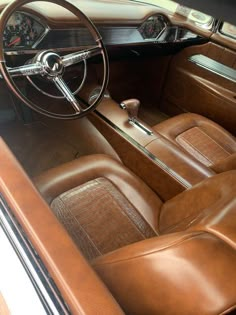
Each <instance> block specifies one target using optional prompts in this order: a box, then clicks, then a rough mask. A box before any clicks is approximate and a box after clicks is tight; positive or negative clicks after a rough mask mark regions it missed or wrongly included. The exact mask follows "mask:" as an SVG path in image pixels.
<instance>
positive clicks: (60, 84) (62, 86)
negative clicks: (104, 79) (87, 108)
mask: <svg viewBox="0 0 236 315" xmlns="http://www.w3.org/2000/svg"><path fill="white" fill-rule="evenodd" d="M53 82H54V84H55V85H56V87H57V88H58V90H59V91H60V92H61V93H62V94H63V95H64V96H65V98H66V99H67V101H68V102H69V103H71V105H72V107H73V108H74V110H75V112H76V113H81V112H82V111H83V108H82V107H81V106H80V104H79V102H78V101H77V99H76V97H75V96H74V94H73V92H72V91H71V90H70V88H69V87H68V85H67V84H66V82H65V81H64V80H63V78H62V77H61V76H57V77H55V78H53Z"/></svg>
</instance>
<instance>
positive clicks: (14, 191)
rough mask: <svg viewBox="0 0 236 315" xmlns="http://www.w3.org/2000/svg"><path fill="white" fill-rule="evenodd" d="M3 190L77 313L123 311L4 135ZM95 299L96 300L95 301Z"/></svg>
mask: <svg viewBox="0 0 236 315" xmlns="http://www.w3.org/2000/svg"><path fill="white" fill-rule="evenodd" d="M0 148H1V149H0V159H1V163H0V172H1V178H0V190H1V194H2V196H3V197H4V198H5V200H6V202H7V204H8V205H9V207H10V208H11V210H12V212H13V214H14V216H15V217H16V219H17V220H18V222H19V223H20V225H21V226H22V228H23V229H24V231H25V233H26V235H27V237H28V238H29V240H30V241H31V243H32V244H33V246H34V248H35V250H36V251H37V253H38V254H39V256H40V257H41V259H42V261H43V262H44V264H45V266H46V268H47V270H48V271H49V273H50V275H51V276H52V277H53V279H54V281H55V283H56V285H57V287H58V288H59V290H60V292H61V294H62V295H63V298H64V299H65V301H66V303H67V304H68V305H69V308H70V309H71V311H72V312H73V313H74V314H91V315H92V314H96V312H98V313H101V312H102V313H104V314H123V312H122V310H121V309H120V307H119V306H118V305H117V303H116V302H115V300H114V298H113V297H112V296H111V294H110V293H109V291H108V290H107V289H106V288H105V287H104V285H103V284H102V282H101V281H100V280H99V279H98V277H97V276H96V274H95V273H94V272H93V270H92V269H91V268H90V266H89V265H88V263H87V262H86V261H85V260H84V258H83V257H82V255H81V254H80V252H79V251H78V249H77V248H76V246H75V244H74V242H73V241H72V240H71V238H70V237H68V235H67V233H66V232H65V230H64V228H63V227H62V226H61V225H60V224H59V221H58V220H57V219H56V218H55V216H54V215H53V214H52V211H51V210H50V209H49V207H48V205H47V204H46V203H45V202H44V200H43V199H42V198H41V197H40V196H39V194H38V192H37V191H36V189H35V187H34V186H33V185H32V183H31V181H30V180H29V178H28V177H27V176H26V174H25V173H24V171H23V169H22V168H21V166H20V165H19V164H18V162H17V161H16V159H15V157H14V156H13V155H12V153H11V152H10V150H9V149H8V148H7V146H6V145H5V143H4V142H3V141H2V139H0ZM91 301H93V303H91Z"/></svg>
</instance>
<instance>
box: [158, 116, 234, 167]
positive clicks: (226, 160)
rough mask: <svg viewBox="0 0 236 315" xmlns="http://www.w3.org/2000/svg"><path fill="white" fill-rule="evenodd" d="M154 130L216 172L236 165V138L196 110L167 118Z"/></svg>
mask: <svg viewBox="0 0 236 315" xmlns="http://www.w3.org/2000/svg"><path fill="white" fill-rule="evenodd" d="M153 129H154V130H155V131H156V132H158V133H160V134H161V135H163V136H164V137H165V138H167V139H169V140H170V141H172V142H173V143H175V144H176V145H177V146H179V147H180V148H181V149H182V150H183V151H185V152H186V153H187V154H189V155H191V156H192V157H193V158H194V159H197V160H198V161H199V162H201V163H202V164H204V165H205V166H207V167H210V168H212V169H213V170H214V171H216V172H221V171H227V170H230V169H234V168H235V167H236V154H234V153H236V140H235V138H234V137H233V136H232V135H231V134H229V133H228V132H227V131H226V130H225V129H223V128H222V127H220V126H219V125H217V124H216V123H214V122H213V121H211V120H209V119H207V118H205V117H203V116H200V115H197V114H192V113H187V114H181V115H178V116H175V117H173V118H170V119H168V120H165V121H164V122H162V123H160V124H158V125H156V126H154V127H153Z"/></svg>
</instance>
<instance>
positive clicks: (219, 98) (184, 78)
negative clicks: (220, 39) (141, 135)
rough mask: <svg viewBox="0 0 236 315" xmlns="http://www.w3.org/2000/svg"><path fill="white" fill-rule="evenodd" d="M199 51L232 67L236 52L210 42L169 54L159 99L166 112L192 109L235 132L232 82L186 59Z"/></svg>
mask: <svg viewBox="0 0 236 315" xmlns="http://www.w3.org/2000/svg"><path fill="white" fill-rule="evenodd" d="M198 54H202V55H204V56H207V57H209V58H211V59H213V60H214V61H217V62H219V63H221V64H223V65H225V66H228V67H230V68H231V69H236V52H234V51H233V50H230V49H228V48H224V47H222V46H220V45H216V44H213V43H207V44H205V45H202V46H192V47H189V48H186V49H185V50H183V51H181V52H180V53H179V54H177V55H176V56H174V57H173V59H172V61H171V63H170V68H169V72H168V76H167V80H166V84H165V88H164V93H163V97H162V101H161V109H162V110H163V111H164V112H166V113H167V114H169V115H176V114H179V113H182V112H194V113H197V114H201V115H203V116H205V117H208V118H210V119H212V120H213V121H215V122H217V123H218V124H220V125H221V126H223V127H224V128H226V129H227V130H229V131H230V132H231V133H233V134H235V133H236V82H235V81H232V80H229V79H226V78H224V77H222V76H220V75H218V74H216V73H213V72H211V71H209V70H208V69H205V68H202V67H200V66H199V65H196V64H195V63H193V62H191V61H189V58H190V57H191V56H194V55H198Z"/></svg>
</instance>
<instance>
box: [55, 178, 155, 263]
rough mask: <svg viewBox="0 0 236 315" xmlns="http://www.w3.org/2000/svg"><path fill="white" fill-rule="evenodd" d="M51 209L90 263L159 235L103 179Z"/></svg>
mask: <svg viewBox="0 0 236 315" xmlns="http://www.w3.org/2000/svg"><path fill="white" fill-rule="evenodd" d="M51 208H52V209H53V210H54V213H55V214H56V216H57V218H58V219H59V221H60V222H61V223H62V224H63V225H64V226H65V228H66V230H67V231H68V233H69V234H70V236H71V237H72V239H73V240H74V242H75V243H76V245H77V246H78V247H79V249H80V250H81V252H82V253H83V254H84V256H85V257H86V258H87V259H88V260H91V259H93V258H95V257H97V256H100V255H104V254H106V253H108V252H111V251H113V250H115V249H118V248H121V247H123V246H126V245H128V244H131V243H135V242H138V241H142V240H145V239H146V238H150V237H153V236H156V235H157V234H156V233H155V232H154V231H153V229H152V228H151V227H150V226H149V225H148V224H147V222H146V221H145V219H144V218H143V217H142V216H141V215H140V213H139V212H138V211H137V210H136V209H135V208H134V207H133V206H132V204H131V203H130V202H129V201H128V199H126V198H125V197H124V195H123V194H121V192H120V191H119V190H118V189H117V188H116V187H115V186H114V185H113V184H112V183H111V181H109V180H108V179H106V178H103V177H100V178H97V179H94V180H91V181H89V182H87V183H85V184H82V185H80V186H78V187H75V188H73V189H70V190H69V191H66V192H64V193H63V194H61V195H60V196H58V197H56V198H55V199H54V200H53V202H52V204H51Z"/></svg>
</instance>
